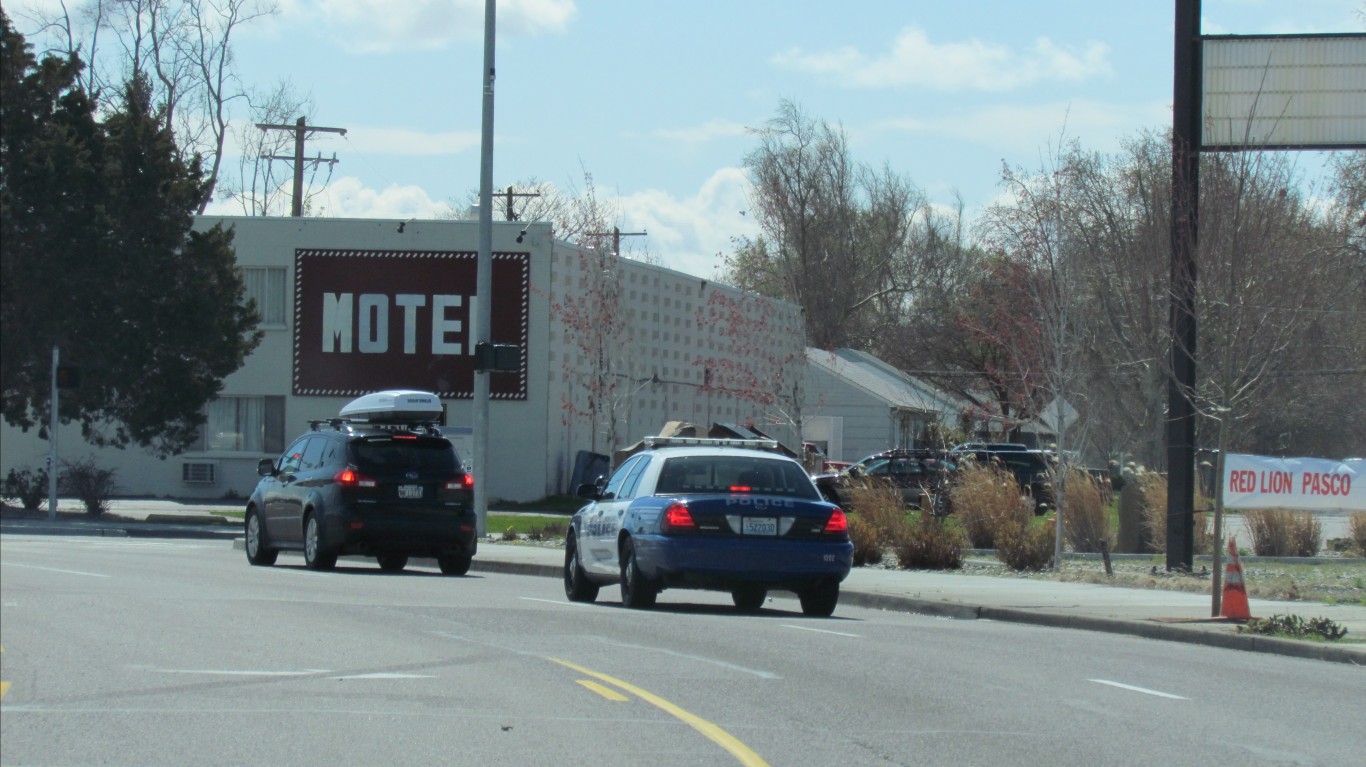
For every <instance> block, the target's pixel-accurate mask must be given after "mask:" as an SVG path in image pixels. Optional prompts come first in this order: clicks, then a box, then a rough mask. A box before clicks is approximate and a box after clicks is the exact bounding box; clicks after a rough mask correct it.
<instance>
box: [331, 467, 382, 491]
mask: <svg viewBox="0 0 1366 767" xmlns="http://www.w3.org/2000/svg"><path fill="white" fill-rule="evenodd" d="M333 479H334V480H336V481H337V484H339V485H341V486H342V487H347V488H355V487H364V488H372V487H379V482H376V481H375V480H374V478H372V477H367V476H365V475H364V474H361V473H360V472H358V471H356V470H355V469H352V468H350V467H347V468H345V469H342V470H341V471H339V472H337V476H335V477H333Z"/></svg>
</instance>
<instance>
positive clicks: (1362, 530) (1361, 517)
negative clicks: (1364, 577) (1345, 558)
mask: <svg viewBox="0 0 1366 767" xmlns="http://www.w3.org/2000/svg"><path fill="white" fill-rule="evenodd" d="M1349 525H1350V527H1351V530H1352V543H1353V544H1355V545H1356V547H1357V553H1358V554H1360V555H1361V556H1363V557H1366V511H1358V512H1356V513H1355V514H1353V515H1352V519H1351V522H1350V523H1349Z"/></svg>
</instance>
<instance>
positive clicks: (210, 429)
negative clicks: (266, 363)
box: [195, 397, 285, 454]
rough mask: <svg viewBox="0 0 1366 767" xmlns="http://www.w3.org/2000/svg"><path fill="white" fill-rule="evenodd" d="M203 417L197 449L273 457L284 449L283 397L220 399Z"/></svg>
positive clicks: (210, 405) (210, 404)
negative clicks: (261, 454)
mask: <svg viewBox="0 0 1366 767" xmlns="http://www.w3.org/2000/svg"><path fill="white" fill-rule="evenodd" d="M204 415H205V416H206V420H205V421H204V425H203V426H201V427H200V432H199V434H200V436H199V442H198V444H196V445H195V449H196V450H204V451H216V452H238V453H270V454H275V453H279V452H280V451H281V450H283V449H284V446H285V398H284V397H219V398H218V399H216V400H214V401H212V402H210V403H209V404H208V405H207V406H206V407H205V408H204Z"/></svg>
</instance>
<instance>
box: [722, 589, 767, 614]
mask: <svg viewBox="0 0 1366 767" xmlns="http://www.w3.org/2000/svg"><path fill="white" fill-rule="evenodd" d="M730 599H731V601H732V602H734V603H735V609H737V610H739V611H740V612H742V613H757V612H759V610H760V609H761V608H763V606H764V600H766V599H768V589H763V588H759V587H757V586H742V587H740V588H738V589H734V590H732V591H731V592H730Z"/></svg>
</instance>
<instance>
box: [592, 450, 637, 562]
mask: <svg viewBox="0 0 1366 767" xmlns="http://www.w3.org/2000/svg"><path fill="white" fill-rule="evenodd" d="M649 463H650V456H649V455H647V454H644V453H642V454H640V455H636V456H632V457H631V458H630V459H629V460H627V461H626V463H623V464H622V465H621V467H620V468H619V469H617V470H616V472H615V473H614V474H612V479H611V480H609V481H608V483H607V487H606V488H605V489H604V490H603V492H602V498H600V499H598V500H597V501H596V502H595V503H594V504H593V509H592V511H591V512H590V513H589V515H588V516H587V518H585V519H584V530H583V531H582V532H583V537H582V543H581V544H580V547H579V548H580V551H581V552H583V553H582V557H583V566H584V569H585V570H587V571H589V572H592V573H597V574H600V575H615V574H616V573H617V572H618V566H617V534H618V533H619V532H620V531H621V520H622V517H624V516H625V515H626V508H627V507H628V506H630V505H631V498H632V495H631V493H630V492H629V491H630V490H634V488H635V485H636V484H638V483H639V481H640V473H641V472H642V471H644V470H645V467H646V466H647V465H649Z"/></svg>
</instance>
